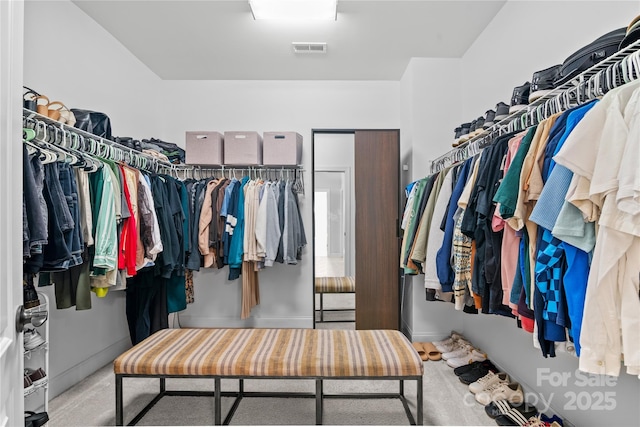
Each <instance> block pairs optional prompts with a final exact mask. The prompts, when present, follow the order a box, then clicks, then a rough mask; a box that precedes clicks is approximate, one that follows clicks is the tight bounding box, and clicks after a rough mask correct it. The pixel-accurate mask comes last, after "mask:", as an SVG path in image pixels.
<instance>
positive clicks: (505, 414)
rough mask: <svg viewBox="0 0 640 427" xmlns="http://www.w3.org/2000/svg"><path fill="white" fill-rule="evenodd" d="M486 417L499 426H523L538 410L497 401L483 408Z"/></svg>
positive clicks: (524, 405)
mask: <svg viewBox="0 0 640 427" xmlns="http://www.w3.org/2000/svg"><path fill="white" fill-rule="evenodd" d="M484 411H485V412H486V413H487V415H488V416H489V417H491V418H493V419H494V420H495V421H496V424H498V425H499V426H524V425H526V423H527V422H529V419H530V418H531V417H535V416H536V414H537V413H538V410H537V409H536V407H535V406H530V405H527V404H526V403H521V404H519V405H513V404H511V403H509V401H508V400H497V401H495V402H491V403H489V404H488V405H486V406H485V407H484Z"/></svg>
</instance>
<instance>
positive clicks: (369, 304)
mask: <svg viewBox="0 0 640 427" xmlns="http://www.w3.org/2000/svg"><path fill="white" fill-rule="evenodd" d="M399 168H400V131H398V130H367V131H356V134H355V173H354V175H355V189H356V190H355V211H356V214H355V219H356V225H355V229H356V251H355V252H356V263H355V264H356V329H396V330H398V329H399V328H400V291H399V289H400V273H399V268H400V267H399V250H400V249H399V239H398V234H397V221H398V218H399V211H400V207H399V204H400V203H399V200H400V169H399Z"/></svg>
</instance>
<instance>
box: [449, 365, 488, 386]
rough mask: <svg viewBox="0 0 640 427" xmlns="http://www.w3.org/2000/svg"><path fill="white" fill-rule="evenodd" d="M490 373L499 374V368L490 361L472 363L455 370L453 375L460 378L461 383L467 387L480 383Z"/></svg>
mask: <svg viewBox="0 0 640 427" xmlns="http://www.w3.org/2000/svg"><path fill="white" fill-rule="evenodd" d="M489 372H493V373H498V368H497V367H496V366H495V365H494V364H493V363H491V361H490V360H488V359H487V360H483V361H477V362H472V363H470V364H468V365H463V366H460V367H458V368H455V369H454V370H453V373H454V374H456V375H457V376H458V379H459V380H460V382H461V383H463V384H466V385H469V384H471V383H473V382H476V381H478V380H479V379H480V378H482V377H484V376H485V375H487V374H488V373H489Z"/></svg>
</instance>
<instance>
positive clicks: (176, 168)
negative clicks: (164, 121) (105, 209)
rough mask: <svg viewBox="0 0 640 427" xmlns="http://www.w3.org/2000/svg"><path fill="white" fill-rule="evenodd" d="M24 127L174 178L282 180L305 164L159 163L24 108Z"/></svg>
mask: <svg viewBox="0 0 640 427" xmlns="http://www.w3.org/2000/svg"><path fill="white" fill-rule="evenodd" d="M22 115H23V127H25V128H29V129H33V130H34V131H36V132H37V133H38V134H39V135H40V138H43V139H46V140H47V141H46V142H48V143H51V144H54V145H58V146H60V147H61V148H63V149H72V150H75V151H76V152H82V153H86V154H88V155H93V156H97V157H101V158H106V159H110V160H113V161H118V162H124V163H126V164H128V165H130V166H132V167H135V168H137V169H143V170H146V171H149V172H155V173H166V174H169V175H174V176H175V177H176V178H179V177H181V176H182V177H183V179H186V178H187V177H190V178H196V177H204V176H211V175H212V174H214V173H217V172H221V173H222V174H224V173H225V172H227V173H233V174H234V175H235V173H236V172H243V171H246V172H247V174H249V175H252V176H262V175H263V174H266V175H268V176H279V177H283V176H284V175H285V173H286V175H287V176H290V174H291V171H293V172H294V174H295V176H296V178H297V177H298V174H300V176H301V175H302V172H304V170H303V167H302V165H295V166H281V165H278V166H270V165H233V166H232V165H221V166H197V165H187V164H175V163H169V162H166V161H163V160H160V159H158V158H156V157H154V156H152V155H150V154H146V153H143V152H140V151H137V150H134V149H132V148H129V147H126V146H124V145H122V144H119V143H117V142H115V141H111V140H108V139H105V138H102V137H99V136H97V135H94V134H92V133H89V132H87V131H84V130H82V129H78V128H75V127H73V126H69V125H67V124H64V123H60V122H58V121H56V120H53V119H51V118H49V117H47V116H43V115H41V114H38V113H36V112H34V111H31V110H28V109H23V112H22Z"/></svg>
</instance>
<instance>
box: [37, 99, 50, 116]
mask: <svg viewBox="0 0 640 427" xmlns="http://www.w3.org/2000/svg"><path fill="white" fill-rule="evenodd" d="M40 101H44V104H42V103H41V102H40ZM36 113H38V114H40V115H41V116H46V117H49V98H47V97H46V96H44V95H38V96H36Z"/></svg>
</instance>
